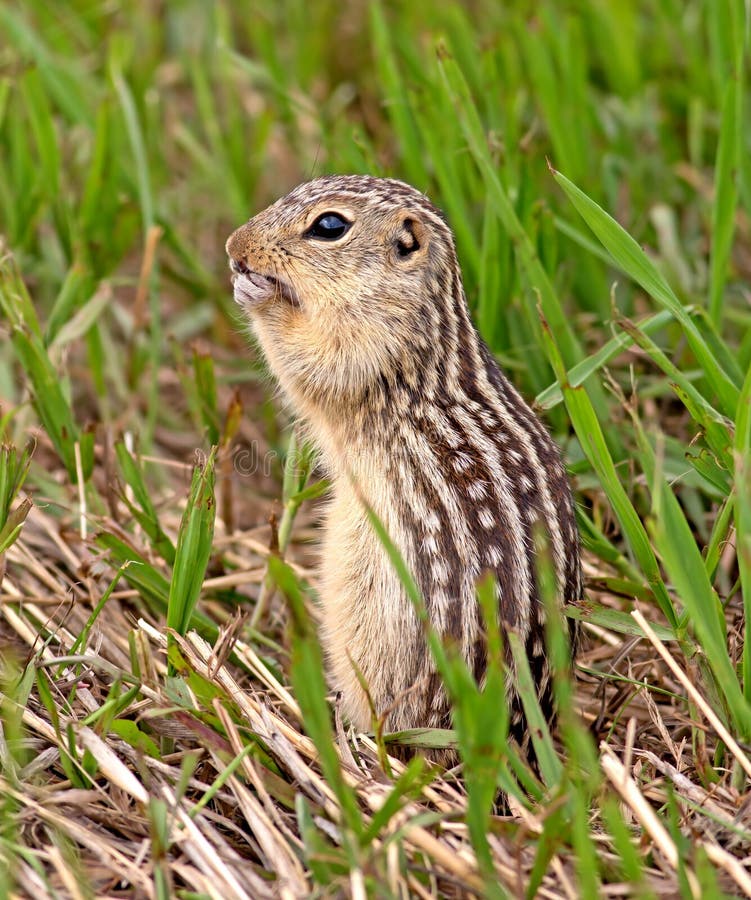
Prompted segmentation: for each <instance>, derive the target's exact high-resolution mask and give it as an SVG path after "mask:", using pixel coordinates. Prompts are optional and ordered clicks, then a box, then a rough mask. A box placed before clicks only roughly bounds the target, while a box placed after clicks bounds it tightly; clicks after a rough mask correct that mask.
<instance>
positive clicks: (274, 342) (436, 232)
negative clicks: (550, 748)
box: [227, 176, 582, 734]
mask: <svg viewBox="0 0 751 900" xmlns="http://www.w3.org/2000/svg"><path fill="white" fill-rule="evenodd" d="M227 252H228V254H229V256H230V260H231V267H232V270H233V271H234V273H235V275H234V292H235V298H236V300H237V301H238V303H240V305H241V306H242V307H243V309H244V310H245V312H246V313H247V315H248V316H249V318H250V321H251V323H252V326H253V329H254V331H255V334H256V336H257V338H258V340H259V341H260V344H261V347H262V348H263V351H264V353H265V355H266V358H267V360H268V363H269V365H270V367H271V370H272V372H273V373H274V375H275V376H276V377H277V378H278V380H279V382H280V383H281V386H282V388H283V390H284V392H285V393H286V395H287V397H288V398H289V399H290V401H291V402H292V405H293V407H294V408H295V410H296V411H297V413H298V414H299V415H300V416H301V417H302V419H303V420H304V422H305V423H306V424H307V427H308V429H309V433H310V436H311V437H312V440H313V441H314V443H315V444H316V445H317V446H318V448H319V449H320V451H321V455H322V461H323V463H324V465H325V466H326V468H327V469H328V472H329V474H330V477H331V478H332V482H333V485H332V500H331V503H330V506H329V508H328V511H327V515H326V525H325V534H324V541H323V556H322V566H321V600H322V607H323V608H322V620H323V628H322V641H323V644H324V647H325V650H326V653H327V656H328V663H329V670H330V678H331V683H332V687H333V688H334V689H336V690H338V691H341V692H342V697H343V705H344V711H345V713H346V715H347V716H348V717H349V720H350V721H351V723H352V724H353V725H354V726H355V727H357V728H360V729H362V730H367V729H369V728H370V726H371V713H370V708H369V705H368V703H367V699H366V696H365V694H364V692H363V689H362V687H361V685H360V683H359V680H358V677H357V674H356V671H355V667H357V669H359V671H360V672H361V673H362V676H363V677H364V679H365V682H366V683H367V685H368V690H369V692H370V696H371V698H372V700H373V702H374V705H375V709H376V712H377V713H378V715H383V714H385V713H387V719H386V727H387V729H388V730H394V731H396V730H401V729H406V728H416V727H450V721H451V714H450V708H449V703H448V700H447V697H446V694H445V692H444V690H443V687H442V685H441V683H440V680H439V679H438V678H437V676H436V675H435V670H434V666H433V662H432V659H431V657H430V653H429V651H428V649H427V645H426V641H425V637H424V633H423V631H422V629H421V627H420V624H419V622H418V619H417V616H416V614H415V611H414V609H413V607H412V604H411V602H410V600H409V599H408V597H407V596H406V594H405V591H404V589H403V588H402V586H401V584H400V581H399V578H398V577H397V575H396V573H395V571H394V569H393V567H392V565H391V563H390V562H389V560H388V558H387V556H386V553H385V551H384V549H383V547H382V545H381V543H380V542H379V539H378V537H377V536H376V534H375V533H374V531H373V529H372V527H371V525H370V523H369V521H368V519H367V515H366V512H365V509H364V507H363V504H362V502H361V499H360V498H361V497H364V499H366V500H367V502H368V503H369V504H370V505H371V506H372V508H373V509H374V510H375V512H376V514H377V515H378V516H379V517H380V519H381V521H382V522H383V524H384V525H385V527H386V529H387V530H388V532H389V534H390V536H391V538H392V539H393V541H394V542H395V544H396V546H397V547H398V549H399V550H400V551H401V553H402V555H403V557H404V558H405V560H406V562H407V563H408V565H409V566H410V567H411V570H412V572H413V574H414V576H415V578H416V581H417V583H418V585H419V587H420V589H421V590H422V594H423V596H424V598H425V603H426V606H427V610H428V612H429V615H430V618H431V620H432V622H433V624H434V625H435V627H436V628H437V629H438V631H439V632H440V633H441V634H443V635H446V636H449V635H450V636H451V637H452V638H454V639H455V640H456V642H457V643H458V645H459V646H460V647H461V652H462V654H463V656H464V658H465V659H466V661H467V662H468V663H469V665H470V667H471V669H472V670H473V671H474V673H475V676H476V677H477V678H478V679H482V676H483V672H484V670H485V641H484V638H483V625H482V616H481V615H480V610H479V605H478V603H477V601H476V596H475V585H476V583H477V581H478V579H479V578H480V576H481V575H482V574H483V573H484V572H486V571H491V572H493V573H494V575H495V577H496V579H497V584H498V602H499V611H500V620H501V622H502V623H503V625H505V626H511V627H514V628H515V629H517V630H518V632H519V633H520V635H521V638H522V640H523V641H524V642H525V645H526V649H527V653H528V656H529V660H530V663H531V667H532V672H533V675H534V676H535V678H536V681H537V685H538V690H539V693H540V697H541V700H542V702H543V704H544V706H545V707H546V708H548V709H549V707H550V697H549V694H550V685H549V674H548V667H547V664H546V659H545V643H544V635H543V624H542V619H543V609H542V604H541V602H540V599H539V598H538V594H537V587H536V577H535V571H536V565H535V559H534V547H533V529H534V528H535V524H536V523H537V522H541V523H543V524H544V526H546V528H547V531H548V534H549V545H550V547H551V549H552V557H553V562H554V565H555V570H556V574H557V579H558V587H559V593H560V595H561V599H562V600H563V601H566V602H572V601H573V602H575V601H576V600H578V599H579V597H580V595H581V590H582V582H581V571H580V564H579V545H578V536H577V531H576V524H575V519H574V507H573V502H572V498H571V492H570V490H569V485H568V480H567V477H566V473H565V471H564V468H563V465H562V463H561V459H560V456H559V452H558V449H557V448H556V446H555V444H554V443H553V442H552V440H551V439H550V437H549V435H548V433H547V431H546V430H545V428H544V427H543V425H542V424H541V423H540V421H539V420H538V419H537V418H536V417H535V415H534V414H533V413H532V411H531V410H530V408H529V407H528V406H527V404H526V403H525V402H524V401H523V400H522V399H521V397H520V396H519V394H518V393H517V392H516V390H515V389H514V388H513V387H512V385H511V384H510V383H509V381H508V380H507V379H506V378H505V377H504V376H503V374H502V373H501V372H500V370H499V369H498V366H497V365H496V362H495V360H494V359H493V356H492V355H491V353H490V351H489V350H488V348H487V347H486V345H485V344H484V343H483V341H482V339H481V338H480V337H479V335H478V334H477V332H476V330H475V328H474V326H473V325H472V322H471V321H470V317H469V313H468V310H467V304H466V299H465V296H464V289H463V287H462V279H461V272H460V269H459V265H458V262H457V258H456V251H455V248H454V240H453V235H452V233H451V230H450V228H449V227H448V225H447V224H446V221H445V219H444V218H443V216H442V214H441V213H440V212H439V211H438V210H437V209H436V208H435V207H434V206H433V205H432V204H431V203H430V202H429V201H428V199H427V198H426V197H425V196H424V195H423V194H421V193H419V192H418V191H416V190H415V189H414V188H411V187H410V186H409V185H406V184H403V183H402V182H400V181H393V180H390V179H381V178H371V177H365V176H332V177H325V178H317V179H315V180H314V181H311V182H309V183H307V184H302V185H300V186H298V187H297V188H295V189H294V190H293V191H292V192H291V193H289V194H287V196H286V197H282V198H281V199H280V200H278V201H277V202H276V203H274V204H273V205H272V206H270V207H269V208H268V209H266V210H264V211H263V212H261V213H259V214H258V215H257V216H256V217H255V218H253V219H251V220H250V221H249V222H248V223H247V225H243V226H242V227H241V228H239V229H238V230H237V231H235V232H234V234H232V236H231V237H230V238H229V240H228V242H227ZM355 485H356V486H355ZM509 698H510V700H511V705H512V728H513V730H514V731H515V732H516V733H517V734H519V732H520V730H521V729H523V717H522V714H521V710H520V709H519V703H518V699H517V698H516V697H515V695H514V693H513V691H512V690H510V691H509Z"/></svg>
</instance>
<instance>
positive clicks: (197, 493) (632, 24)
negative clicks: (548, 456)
mask: <svg viewBox="0 0 751 900" xmlns="http://www.w3.org/2000/svg"><path fill="white" fill-rule="evenodd" d="M0 29H2V31H3V33H4V34H5V35H6V42H5V44H4V47H3V50H2V52H1V53H0V234H2V250H1V251H0V334H1V335H2V338H3V340H2V341H0V398H2V399H1V400H0V445H1V446H0V578H1V579H2V581H1V588H0V592H1V596H0V711H1V712H0V715H1V724H2V730H1V731H0V858H1V859H2V865H0V891H2V894H3V896H21V895H25V896H35V897H42V896H45V897H46V896H49V897H58V896H68V895H70V896H76V897H88V896H95V895H105V894H106V895H113V896H114V895H122V894H134V895H144V896H149V897H157V898H162V897H167V896H173V895H175V896H183V897H196V896H201V897H204V896H205V897H254V898H255V897H267V896H268V897H272V896H286V897H291V896H340V895H342V894H346V895H351V896H353V897H357V898H360V897H365V896H374V897H405V896H413V895H414V896H417V897H431V896H436V897H438V896H447V895H452V893H453V894H454V895H473V894H474V895H478V896H488V897H506V896H529V897H531V896H534V895H535V894H537V895H539V896H545V897H551V898H553V897H577V896H586V897H590V896H592V897H594V896H616V895H618V896H621V895H624V894H627V895H631V896H639V897H661V896H665V897H667V896H670V897H673V896H677V895H679V896H685V897H698V896H704V895H706V896H712V897H714V896H723V895H727V896H732V895H744V894H745V895H751V872H749V863H748V861H749V859H750V858H751V857H750V856H749V854H750V852H751V827H749V819H748V813H747V808H748V805H749V802H751V789H750V788H751V783H750V779H751V763H750V761H749V748H750V747H751V639H750V638H749V636H748V635H747V628H748V622H749V621H750V618H749V616H750V615H751V462H749V460H751V374H749V373H750V372H751V307H749V297H750V296H751V262H750V260H751V218H750V215H751V165H749V162H748V160H749V158H750V156H749V150H750V149H751V147H750V144H751V129H750V127H749V110H748V96H747V93H748V92H747V75H746V71H745V69H746V55H747V44H748V35H749V21H748V12H747V6H746V4H744V3H743V2H742V0H688V2H685V0H682V2H678V0H667V2H665V0H640V2H638V3H632V4H626V3H609V4H606V3H601V2H598V0H569V2H566V3H555V2H552V0H543V2H538V3H527V2H522V0H519V2H515V3H506V4H494V3H489V2H479V3H477V4H471V5H470V4H466V5H462V4H459V3H452V4H443V5H436V8H433V9H431V10H429V11H428V10H426V9H424V8H419V7H417V6H414V5H412V6H409V5H400V4H386V3H384V2H372V3H368V4H351V5H350V6H348V7H343V6H342V5H341V4H334V3H332V2H329V0H325V2H321V3H316V4H302V3H297V2H292V0H289V2H287V3H283V4H276V5H274V4H261V5H260V6H259V5H254V6H253V7H252V8H251V6H250V5H248V6H247V8H244V9H242V8H240V7H239V6H238V5H237V4H228V3H222V2H217V3H214V4H203V3H199V2H188V0H186V2H183V3H175V4H167V5H166V6H164V7H163V8H161V9H160V10H159V11H151V10H146V8H145V7H143V6H142V5H138V4H135V3H131V2H125V3H122V4H119V5H114V6H113V5H107V4H96V3H94V4H92V3H84V2H73V3H69V4H64V5H61V6H59V7H58V8H56V9H55V10H54V11H52V10H51V8H50V7H49V6H48V5H46V4H42V3H41V2H39V0H28V2H25V3H17V2H10V0H8V2H5V3H3V4H0ZM324 172H371V173H375V174H389V175H395V176H399V177H403V178H405V179H407V180H409V181H411V182H412V183H414V184H415V185H416V186H418V187H419V188H421V189H423V190H425V191H427V192H428V193H429V194H430V195H431V196H432V197H433V198H434V199H435V200H436V202H437V203H438V204H439V205H440V206H441V207H442V208H444V209H445V211H446V213H447V215H448V216H449V219H450V221H451V223H452V226H453V227H454V230H455V233H456V237H457V247H458V252H459V256H460V259H461V262H462V267H463V271H464V275H465V284H466V288H467V293H468V298H469V300H470V303H471V305H472V308H473V312H474V316H475V319H476V321H477V322H478V325H479V327H480V329H481V331H482V333H483V335H484V336H485V338H486V340H487V341H488V343H489V344H490V346H491V347H492V349H493V351H494V352H495V353H496V355H497V356H498V358H499V360H500V361H501V363H502V365H503V366H504V368H505V369H506V371H507V372H508V373H509V374H510V375H511V377H512V378H513V380H514V381H515V383H516V384H517V385H518V386H519V388H520V389H521V390H522V392H523V393H524V394H525V395H526V396H527V397H529V398H530V399H533V398H536V402H537V405H538V408H539V409H540V411H541V412H542V414H543V415H544V416H545V418H546V420H547V422H548V424H549V426H550V428H551V429H552V431H553V432H554V434H555V436H556V438H557V440H558V441H559V443H560V444H561V446H562V447H563V449H564V452H565V455H566V459H567V462H568V465H569V469H570V471H571V475H572V480H573V484H574V488H575V493H576V500H577V507H578V515H579V524H580V528H581V533H582V539H583V544H584V555H585V574H586V582H587V597H586V601H585V605H584V607H583V608H582V609H578V610H569V611H568V612H569V614H570V615H571V617H573V618H577V619H579V620H580V623H581V627H582V632H583V642H582V647H581V650H580V652H579V655H578V658H577V667H576V672H575V678H571V677H570V675H569V673H568V671H567V668H566V664H565V661H566V657H567V652H568V651H567V644H566V641H567V636H566V635H567V629H566V628H565V627H563V624H562V623H561V622H560V621H559V620H558V619H557V617H555V616H551V625H550V634H549V635H548V640H549V648H550V653H551V658H552V659H553V661H554V667H555V671H556V676H555V692H556V697H557V698H558V703H559V707H560V709H561V720H560V727H559V729H558V732H557V733H556V734H553V735H551V734H550V733H548V731H547V729H546V728H545V727H544V722H541V721H538V719H539V710H537V709H536V708H535V700H534V693H533V691H532V690H531V689H530V687H529V683H528V682H529V673H528V672H527V671H526V670H525V666H524V659H523V654H522V653H521V650H520V647H519V646H518V640H516V636H515V635H513V634H512V635H510V636H509V638H508V639H509V642H510V647H511V650H512V651H515V656H516V658H517V666H518V669H519V676H518V677H519V686H520V690H521V692H522V695H523V698H524V699H525V702H526V704H527V707H528V716H529V719H530V721H531V722H532V723H534V722H537V727H535V728H534V729H533V731H534V734H533V743H534V746H535V751H536V755H537V759H538V761H539V771H537V772H535V771H532V770H530V768H529V766H528V765H527V764H526V763H525V761H524V760H523V759H522V758H520V757H519V755H518V754H517V753H516V752H515V750H514V749H513V747H511V746H509V745H508V741H507V728H508V723H507V716H506V715H505V710H504V704H503V701H502V696H501V695H502V685H503V683H504V679H505V678H506V677H507V674H506V673H505V672H504V671H503V666H502V664H501V662H500V659H501V654H500V651H499V650H498V647H497V646H496V644H497V642H498V641H499V640H500V638H498V637H497V636H494V635H493V634H492V633H491V637H490V641H491V649H492V648H493V647H495V650H493V652H491V654H490V656H491V659H494V660H496V661H495V663H494V664H493V665H492V666H491V671H490V675H489V679H488V685H487V686H486V688H485V690H484V691H483V690H479V689H478V688H477V687H476V685H475V684H474V682H473V681H472V679H471V677H470V676H469V674H468V673H467V671H466V669H464V667H463V665H462V664H461V661H460V660H459V659H458V658H457V657H456V655H455V654H454V653H453V652H452V648H451V647H444V646H443V645H442V643H441V641H440V640H439V639H438V638H437V637H436V636H435V635H432V636H431V645H432V649H433V652H434V654H435V656H436V661H437V664H438V666H439V669H440V672H441V674H442V677H443V678H444V680H445V681H446V684H447V686H448V689H449V692H450V694H451V696H452V699H453V702H454V706H455V730H454V731H451V732H448V733H446V732H430V731H425V730H423V731H418V732H414V733H404V734H400V735H396V736H392V735H385V734H383V728H382V723H379V722H378V721H374V723H373V731H372V733H371V734H367V735H354V734H351V733H350V732H348V731H347V729H346V723H342V722H341V719H340V716H339V713H338V710H337V708H336V702H335V699H334V698H331V697H328V696H327V694H326V683H325V678H324V673H323V665H322V658H321V653H320V650H319V647H318V644H317V641H316V638H315V624H314V623H315V617H316V614H315V584H316V574H315V569H314V566H313V563H314V560H315V550H314V547H315V542H316V534H317V533H316V524H317V521H318V513H319V509H320V507H319V505H318V504H317V502H316V501H317V500H318V498H319V497H320V496H321V495H322V494H323V493H324V491H325V487H326V486H325V484H323V483H321V482H320V481H318V480H317V478H316V473H315V467H314V463H313V460H312V459H311V458H310V457H309V455H308V454H307V453H306V452H305V451H304V450H303V449H302V448H300V447H298V446H297V444H296V443H295V439H294V433H293V431H292V430H291V429H290V427H289V422H288V420H287V418H286V417H285V414H284V412H283V411H282V410H280V409H278V407H277V406H276V405H275V403H274V402H273V394H272V389H271V388H270V386H269V384H268V382H267V379H266V378H265V376H264V373H263V369H262V365H261V362H260V360H259V359H258V357H257V355H256V354H255V352H254V351H252V350H250V349H248V346H247V342H246V337H245V327H244V325H243V323H241V322H240V321H239V319H238V316H237V313H236V311H235V309H234V305H233V303H232V300H231V294H230V289H229V284H228V277H227V269H226V261H225V257H224V252H223V243H224V240H225V238H226V236H227V235H228V234H229V233H230V231H231V230H232V229H233V228H234V227H236V226H237V225H238V224H239V223H240V222H242V221H244V220H245V219H246V218H247V217H248V216H249V215H250V214H252V213H253V212H254V211H256V210H258V209H260V208H262V207H263V206H264V205H266V204H267V203H268V202H270V201H271V200H272V199H274V198H275V197H276V196H278V195H279V194H281V193H283V192H284V191H286V190H287V189H288V188H289V187H291V186H292V185H293V184H295V183H296V182H298V181H300V180H304V179H305V178H307V177H309V176H311V175H314V174H318V173H324ZM373 525H374V527H375V528H376V529H378V528H379V525H378V523H377V522H376V521H374V522H373ZM382 538H383V540H384V541H386V542H387V545H388V536H387V535H385V534H383V535H382ZM390 549H391V551H392V553H393V561H394V564H395V565H396V566H397V569H400V567H401V570H402V576H403V578H404V579H405V582H406V583H407V584H408V586H411V581H410V578H409V573H408V572H407V571H406V570H403V566H402V563H401V561H400V560H399V558H398V555H397V554H396V553H395V551H394V550H393V548H390ZM544 557H545V554H544V553H543V558H544ZM540 577H541V581H542V583H543V585H544V584H548V583H549V582H550V573H549V572H546V569H545V566H544V565H543V568H542V571H541V573H540ZM412 593H413V594H414V596H413V599H414V602H415V603H417V604H418V606H419V603H420V598H419V595H417V594H416V592H412ZM491 593H492V592H491ZM549 593H550V592H549V591H548V592H547V594H546V596H547V599H548V600H550V599H552V598H551V597H550V596H548V595H549ZM488 596H489V591H488V588H487V586H480V589H479V597H480V600H481V602H485V604H486V606H487V599H488ZM483 598H484V599H483ZM395 742H401V743H405V744H408V745H415V746H422V747H429V748H436V747H441V746H444V747H445V746H447V745H449V746H451V747H456V748H457V749H458V751H459V754H460V757H461V759H462V765H463V768H462V770H461V771H460V772H456V771H448V772H447V771H444V770H442V769H440V768H436V767H432V766H431V765H429V764H428V763H427V762H426V761H425V760H424V759H423V758H422V757H420V756H417V757H415V758H414V759H412V760H411V761H410V762H409V763H408V764H406V765H405V764H404V763H403V762H400V761H399V760H398V759H396V758H394V757H393V756H391V755H390V753H389V751H390V750H391V749H392V748H393V747H394V744H395ZM499 789H500V790H502V791H503V792H504V793H505V794H506V795H507V797H508V804H509V809H508V810H504V809H501V808H499V807H498V806H497V805H496V804H495V801H496V798H497V794H498V791H499ZM509 812H510V814H509Z"/></svg>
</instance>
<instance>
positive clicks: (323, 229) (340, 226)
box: [305, 212, 352, 241]
mask: <svg viewBox="0 0 751 900" xmlns="http://www.w3.org/2000/svg"><path fill="white" fill-rule="evenodd" d="M351 226H352V223H351V222H348V221H347V220H346V219H343V218H342V217H341V216H340V215H339V214H338V213H334V212H325V213H323V215H320V216H318V218H317V219H316V220H315V222H313V224H312V225H311V226H310V228H308V230H307V231H306V232H305V237H311V238H318V239H319V240H322V241H336V240H338V239H339V238H340V237H344V235H345V234H346V233H347V232H348V231H349V229H350V228H351Z"/></svg>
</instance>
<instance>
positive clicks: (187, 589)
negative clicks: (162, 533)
mask: <svg viewBox="0 0 751 900" xmlns="http://www.w3.org/2000/svg"><path fill="white" fill-rule="evenodd" d="M215 461H216V447H213V448H212V450H211V453H210V454H209V456H208V459H206V461H205V463H203V464H201V465H197V466H196V467H195V469H194V470H193V480H192V484H191V487H190V494H189V496H188V503H187V506H186V507H185V512H184V513H183V517H182V521H181V522H180V530H179V531H178V535H177V547H176V548H175V564H174V566H173V569H172V580H171V581H170V588H169V599H168V602H167V627H168V628H173V629H174V630H175V631H176V632H177V633H178V634H185V633H186V631H187V630H188V626H189V625H190V621H191V618H192V617H193V610H194V609H195V606H196V603H197V602H198V597H199V596H200V593H201V586H202V584H203V579H204V575H205V574H206V566H207V565H208V562H209V557H210V556H211V544H212V539H213V536H214V518H215V513H216V503H215V501H214V463H215Z"/></svg>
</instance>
